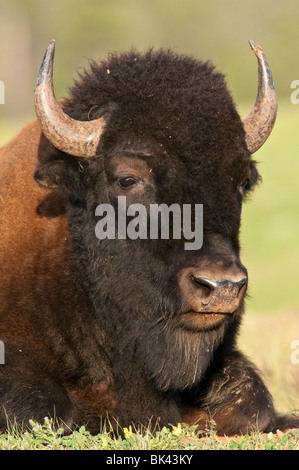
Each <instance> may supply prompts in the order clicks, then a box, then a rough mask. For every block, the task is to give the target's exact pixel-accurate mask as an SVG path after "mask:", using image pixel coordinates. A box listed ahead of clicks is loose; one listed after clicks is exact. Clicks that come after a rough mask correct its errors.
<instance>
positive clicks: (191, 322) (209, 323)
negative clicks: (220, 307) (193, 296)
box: [179, 311, 234, 331]
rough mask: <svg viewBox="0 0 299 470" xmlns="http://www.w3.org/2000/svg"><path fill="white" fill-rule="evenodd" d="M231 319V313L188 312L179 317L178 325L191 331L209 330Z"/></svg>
mask: <svg viewBox="0 0 299 470" xmlns="http://www.w3.org/2000/svg"><path fill="white" fill-rule="evenodd" d="M233 317H234V315H233V314H232V313H223V312H194V311H188V312H186V313H183V314H182V315H181V316H180V320H179V325H180V327H182V328H185V329H188V330H193V331H203V330H210V329H213V328H216V327H218V326H220V325H222V324H223V323H224V322H228V321H231V320H232V318H233Z"/></svg>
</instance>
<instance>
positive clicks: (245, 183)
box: [238, 178, 250, 199]
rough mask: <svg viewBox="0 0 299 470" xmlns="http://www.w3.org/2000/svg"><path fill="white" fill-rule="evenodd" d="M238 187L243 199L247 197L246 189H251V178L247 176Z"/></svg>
mask: <svg viewBox="0 0 299 470" xmlns="http://www.w3.org/2000/svg"><path fill="white" fill-rule="evenodd" d="M238 189H239V192H240V194H241V197H242V199H243V198H244V197H245V194H246V191H247V190H249V189H250V179H249V178H246V180H244V181H242V183H240V184H239V185H238Z"/></svg>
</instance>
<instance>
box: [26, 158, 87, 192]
mask: <svg viewBox="0 0 299 470" xmlns="http://www.w3.org/2000/svg"><path fill="white" fill-rule="evenodd" d="M83 172H84V166H83V163H81V162H80V161H78V160H77V159H74V157H71V158H69V159H63V160H53V161H50V162H48V163H44V164H41V165H40V166H39V167H38V168H37V169H36V171H35V173H34V178H35V180H36V181H37V182H38V184H39V185H40V186H41V187H42V188H46V189H52V190H53V189H60V188H63V189H66V190H67V191H69V192H70V193H72V194H74V195H76V196H77V197H79V196H80V195H81V194H82V186H83V185H82V183H83V178H82V173H83Z"/></svg>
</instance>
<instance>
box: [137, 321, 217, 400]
mask: <svg viewBox="0 0 299 470" xmlns="http://www.w3.org/2000/svg"><path fill="white" fill-rule="evenodd" d="M224 330H225V326H224V325H221V326H220V327H219V328H217V329H214V330H211V331H204V332H192V331H189V330H187V329H183V328H181V327H179V326H178V325H176V322H175V321H173V320H166V321H165V320H164V319H162V320H161V321H159V322H158V323H157V324H155V325H154V326H152V327H149V328H146V331H143V332H142V333H141V334H140V335H139V337H138V338H137V350H138V356H139V357H140V360H141V362H142V364H143V366H144V369H145V370H146V371H147V373H148V374H149V376H150V377H151V378H152V379H153V380H154V382H155V384H156V386H157V387H158V388H159V389H160V390H163V391H166V390H170V389H173V390H184V389H188V388H190V387H192V386H193V385H194V384H196V383H197V382H199V381H200V379H201V378H202V376H203V374H204V373H205V371H206V370H207V368H208V366H209V364H210V362H211V360H212V359H213V355H214V354H215V350H216V349H217V347H218V346H219V344H220V343H221V341H222V338H223V336H224Z"/></svg>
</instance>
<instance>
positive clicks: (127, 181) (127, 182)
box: [117, 176, 138, 189]
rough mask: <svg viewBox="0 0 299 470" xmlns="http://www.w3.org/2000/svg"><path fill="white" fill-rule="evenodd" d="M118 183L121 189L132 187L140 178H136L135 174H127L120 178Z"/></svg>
mask: <svg viewBox="0 0 299 470" xmlns="http://www.w3.org/2000/svg"><path fill="white" fill-rule="evenodd" d="M117 183H118V185H119V186H120V187H121V189H131V188H133V186H136V184H138V179H137V178H134V176H126V177H125V178H119V180H118V181H117Z"/></svg>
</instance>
